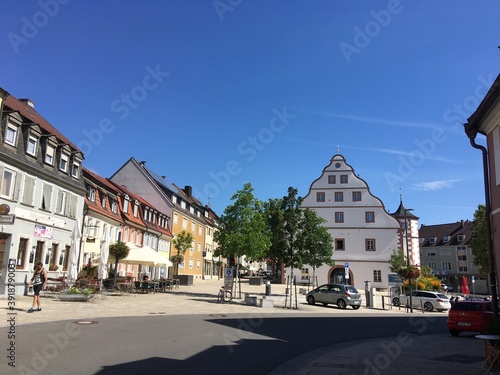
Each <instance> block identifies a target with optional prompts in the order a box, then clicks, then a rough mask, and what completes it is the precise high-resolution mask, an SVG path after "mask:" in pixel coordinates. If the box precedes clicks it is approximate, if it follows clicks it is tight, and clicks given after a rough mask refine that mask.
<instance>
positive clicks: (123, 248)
mask: <svg viewBox="0 0 500 375" xmlns="http://www.w3.org/2000/svg"><path fill="white" fill-rule="evenodd" d="M129 253H130V248H129V247H128V246H127V245H126V244H125V243H124V242H121V241H118V242H115V243H112V244H111V245H109V255H111V256H113V257H114V258H115V273H114V278H113V286H114V287H116V277H117V276H118V262H119V261H120V259H124V258H126V257H128V254H129Z"/></svg>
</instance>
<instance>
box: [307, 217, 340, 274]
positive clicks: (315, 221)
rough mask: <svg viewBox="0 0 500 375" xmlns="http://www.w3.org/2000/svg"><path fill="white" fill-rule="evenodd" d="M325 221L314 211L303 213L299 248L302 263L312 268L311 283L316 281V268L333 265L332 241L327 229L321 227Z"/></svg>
mask: <svg viewBox="0 0 500 375" xmlns="http://www.w3.org/2000/svg"><path fill="white" fill-rule="evenodd" d="M325 222H326V220H325V219H323V218H322V217H319V216H318V215H317V213H316V211H314V210H311V209H305V210H304V211H303V224H302V233H301V241H300V242H301V246H302V250H303V251H304V262H305V263H307V264H309V265H310V266H312V268H313V283H314V280H316V268H318V267H321V266H322V265H323V264H328V265H329V266H333V265H335V261H334V260H333V259H332V256H333V240H332V236H331V235H330V233H328V229H326V227H325V226H324V225H323V224H324V223H325Z"/></svg>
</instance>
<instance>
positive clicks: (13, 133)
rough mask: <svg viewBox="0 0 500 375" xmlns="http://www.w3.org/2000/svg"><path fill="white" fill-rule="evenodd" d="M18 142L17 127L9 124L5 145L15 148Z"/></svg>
mask: <svg viewBox="0 0 500 375" xmlns="http://www.w3.org/2000/svg"><path fill="white" fill-rule="evenodd" d="M16 141H17V127H16V126H14V125H11V124H8V125H7V129H6V130H5V143H7V144H8V145H11V146H14V147H15V146H16Z"/></svg>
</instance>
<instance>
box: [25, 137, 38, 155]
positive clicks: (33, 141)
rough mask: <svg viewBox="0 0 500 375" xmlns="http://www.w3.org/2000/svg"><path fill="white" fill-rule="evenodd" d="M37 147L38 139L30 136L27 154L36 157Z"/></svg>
mask: <svg viewBox="0 0 500 375" xmlns="http://www.w3.org/2000/svg"><path fill="white" fill-rule="evenodd" d="M37 145H38V139H37V138H35V137H33V136H32V135H30V136H29V137H28V144H27V145H26V153H27V154H28V155H31V156H36V148H37Z"/></svg>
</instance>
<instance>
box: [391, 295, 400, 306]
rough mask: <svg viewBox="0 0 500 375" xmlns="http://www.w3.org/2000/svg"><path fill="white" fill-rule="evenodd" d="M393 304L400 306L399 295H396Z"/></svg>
mask: <svg viewBox="0 0 500 375" xmlns="http://www.w3.org/2000/svg"><path fill="white" fill-rule="evenodd" d="M392 304H393V305H394V306H396V307H397V306H399V298H398V297H394V298H393V299H392Z"/></svg>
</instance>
